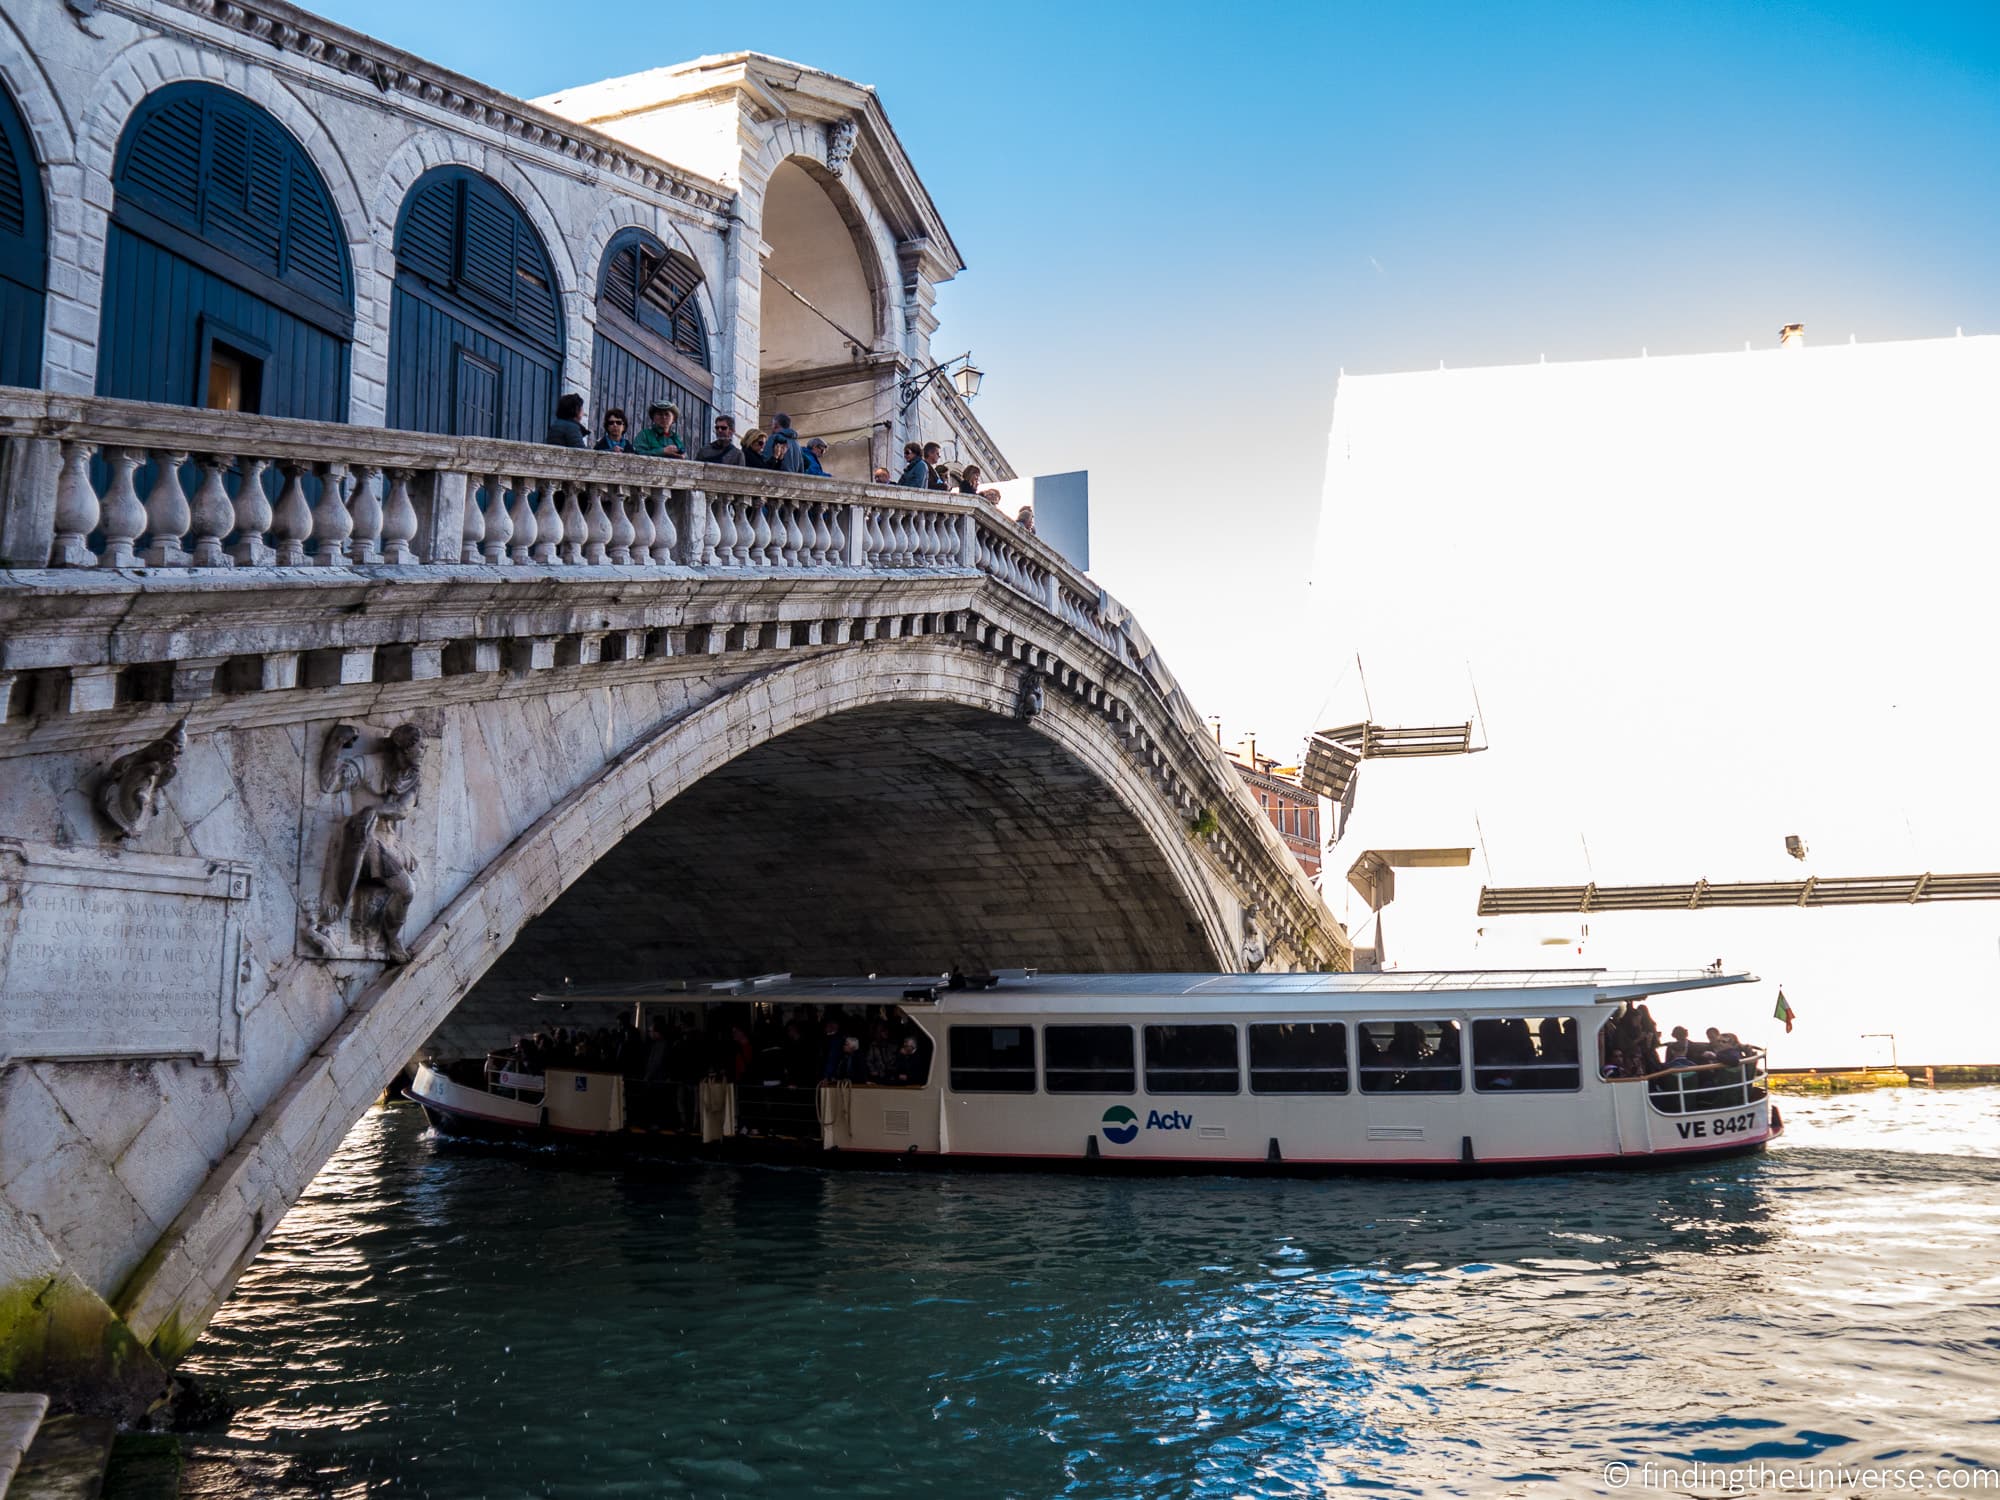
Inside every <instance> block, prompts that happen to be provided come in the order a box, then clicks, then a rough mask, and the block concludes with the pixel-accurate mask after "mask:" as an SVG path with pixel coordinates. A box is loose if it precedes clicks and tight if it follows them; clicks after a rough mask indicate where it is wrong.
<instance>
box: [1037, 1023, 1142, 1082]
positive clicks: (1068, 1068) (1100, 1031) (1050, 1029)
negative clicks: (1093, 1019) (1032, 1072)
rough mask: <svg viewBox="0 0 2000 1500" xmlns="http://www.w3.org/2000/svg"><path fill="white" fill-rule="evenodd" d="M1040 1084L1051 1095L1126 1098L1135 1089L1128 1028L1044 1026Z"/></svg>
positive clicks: (1135, 1076) (1135, 1073)
mask: <svg viewBox="0 0 2000 1500" xmlns="http://www.w3.org/2000/svg"><path fill="white" fill-rule="evenodd" d="M1042 1049H1043V1062H1042V1084H1043V1086H1044V1087H1045V1088H1047V1089H1048V1091H1049V1092H1050V1093H1051V1094H1129V1093H1132V1092H1133V1091H1134V1090H1135V1088H1136V1087H1137V1083H1138V1077H1137V1069H1136V1068H1134V1067H1133V1065H1132V1028H1131V1027H1130V1026H1044V1027H1043V1028H1042Z"/></svg>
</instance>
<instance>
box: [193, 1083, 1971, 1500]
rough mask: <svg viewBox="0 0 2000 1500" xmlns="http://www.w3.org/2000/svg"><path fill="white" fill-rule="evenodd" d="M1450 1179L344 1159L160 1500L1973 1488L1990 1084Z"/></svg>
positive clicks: (319, 1191)
mask: <svg viewBox="0 0 2000 1500" xmlns="http://www.w3.org/2000/svg"><path fill="white" fill-rule="evenodd" d="M1784 1109H1785V1112H1786V1116H1787V1119H1788V1120H1789V1121H1790V1122H1791V1126H1792V1130H1791V1134H1790V1136H1789V1137H1788V1144H1787V1146H1786V1147H1784V1148H1782V1149H1780V1150H1779V1151H1777V1152H1774V1153H1773V1154H1772V1155H1770V1156H1768V1157H1766V1158H1763V1159H1753V1160H1749V1161H1738V1162H1732V1163H1726V1164H1722V1165H1719V1166H1714V1167H1709V1168H1704V1169H1700V1170H1694V1171H1689V1170H1680V1171H1673V1172H1660V1173H1637V1174H1618V1175H1614V1174H1591V1175H1575V1176H1564V1177H1548V1178H1530V1179H1519V1180H1502V1181H1492V1182H1467V1183H1449V1182H1445V1183H1426V1182H1397V1181H1378V1180H1362V1181H1351V1182H1349V1181H1268V1182H1267V1181H1232V1180H1227V1179H1204V1180H1188V1181H1180V1182H1176V1181H1147V1182H1118V1181H1103V1180H1092V1179H1069V1178H1050V1177H1035V1176H1027V1175H1021V1176H1013V1175H1001V1176H976V1177H975V1176H935V1177H933V1176H915V1175H901V1174H897V1173H880V1174H877V1173H859V1172H852V1173H837V1174H836V1173H819V1172H812V1171H777V1170H768V1169H751V1170H743V1171H736V1170H727V1169H692V1168H690V1169H677V1168H664V1167H648V1168H644V1169H637V1168H617V1167H607V1166H585V1165H582V1164H579V1163H578V1162H577V1161H575V1160H574V1159H572V1158H569V1157H566V1156H563V1155H560V1154H558V1153H554V1152H544V1153H532V1154H522V1155H512V1154H493V1153H489V1154H477V1153H472V1152H468V1151H467V1150H465V1149H464V1148H461V1147H455V1146H452V1145H450V1144H448V1143H442V1142H438V1141H436V1140H434V1139H433V1138H430V1137H428V1136H426V1135H425V1134H424V1133H423V1129H422V1121H421V1119H420V1118H419V1117H418V1116H417V1115H416V1114H415V1112H414V1111H412V1110H408V1109H393V1110H385V1111H379V1112H376V1113H373V1114H371V1115H370V1116H369V1117H368V1118H367V1119H366V1120H364V1121H363V1122H362V1123H361V1124H360V1125H359V1126H357V1127H356V1129H355V1131H354V1133H353V1135H352V1136H351V1137H350V1138H349V1140H348V1142H347V1144H346V1146H345V1147H344V1148H343V1149H342V1151H341V1152H340V1154H339V1155H338V1156H337V1157H336V1158H335V1159H334V1161H333V1162H332V1163H331V1164H330V1165H329V1166H328V1168H327V1170H326V1171H325V1172H324V1173H323V1174H322V1175H321V1177H320V1179H319V1180H318V1181H317V1182H316V1183H315V1184H314V1185H313V1188H312V1190H311V1192H310V1194H309V1195H308V1197H307V1198H306V1200H305V1201H303V1202H302V1203H301V1204H300V1205H299V1207H298V1208H297V1209H296V1210H294V1212H293V1213H292V1214H291V1215H290V1216H289V1217H288V1218H287V1219H286V1220H285V1222H284V1224H283V1225H282V1226H281V1227H280V1229H279V1231H278V1233H277V1234H276V1236H274V1238H273V1240H272V1242H271V1246H270V1248H269V1250H267V1251H266V1253H265V1254H264V1255H263V1256H262V1257H261V1258H260V1259H259V1260H258V1261H257V1263H256V1264H255V1265H254V1266H253V1267H252V1268H251V1271H250V1273H249V1275H248V1276H247V1277H246V1278H245V1280H244V1282H243V1285H242V1288H241V1290H240V1291H239V1292H238V1294H237V1296H236V1298H235V1299H234V1300H233V1301H232V1302H231V1303H230V1305H229V1306H228V1307H227V1308H226V1309H224V1311H223V1313H222V1315H221V1316H220V1317H219V1318H218V1319H217V1320H216V1322H215V1324H214V1326H213V1327H212V1328H211V1330H210V1331H209V1333H208V1335H207V1337H205V1338H204V1339H203V1341H202V1343H201V1344H200V1346H199V1347H198V1348H197V1350H196V1351H195V1355H194V1356H193V1357H192V1358H191V1359H190V1361H189V1368H190V1369H191V1370H192V1371H193V1372H194V1373H195V1374H197V1375H198V1376H201V1377H203V1378H205V1379H206V1380H208V1381H209V1382H211V1383H212V1384H214V1385H215V1386H217V1387H218V1388H220V1389H221V1390H222V1391H223V1392H224V1393H225V1394H226V1395H228V1396H229V1397H230V1398H231V1399H232V1400H234V1401H236V1402H237V1403H238V1404H239V1407H240V1409H239V1411H238V1412H237V1415H236V1416H235V1418H234V1419H233V1420H232V1421H231V1422H229V1423H228V1424H227V1426H226V1427H225V1428H223V1429H221V1430H218V1431H215V1432H212V1433H208V1434H204V1435H202V1436H200V1437H199V1438H197V1439H195V1440H194V1442H193V1445H192V1446H193V1450H194V1451H193V1459H194V1465H193V1471H192V1475H191V1482H190V1485H189V1493H191V1494H195V1495H209V1496H221V1495H253V1494H254V1495H264V1494H274V1493H275V1494H301V1495H316V1494H331V1495H373V1494H397V1495H421V1496H434V1497H458V1496H524V1495H534V1496H541V1495H548V1496H623V1495H631V1496H660V1495H679V1494H699V1495H704V1496H714V1495H751V1494H827V1495H846V1494H862V1495H932V1494H937V1493H940V1492H948V1491H955V1492H957V1493H959V1494H962V1495H966V1496H973V1495H1021V1496H1043V1495H1056V1494H1069V1495H1093V1496H1094V1495H1120V1496H1123V1495H1204V1496H1205V1495H1216V1496H1223V1495H1237V1494H1253V1493H1254V1494H1271V1495H1292V1494H1297V1495H1310V1494H1318V1493H1321V1492H1323V1491H1324V1490H1325V1489H1327V1488H1329V1487H1332V1486H1337V1485H1343V1484H1361V1485H1364V1486H1366V1487H1369V1488H1374V1489H1379V1490H1383V1491H1386V1492H1388V1493H1394V1494H1422V1493H1441V1494H1467V1495H1485V1494H1491V1493H1495V1492H1496V1491H1512V1490H1515V1489H1525V1488H1526V1487H1527V1486H1528V1485H1530V1484H1532V1483H1535V1482H1536V1481H1538V1480H1546V1479H1553V1480H1555V1481H1556V1482H1557V1490H1558V1492H1562V1491H1570V1492H1575V1493H1596V1492H1600V1491H1601V1488H1602V1486H1601V1482H1600V1479H1599V1474H1600V1471H1601V1467H1602V1465H1603V1464H1604V1463H1606V1462H1608V1461H1611V1460H1614V1459H1619V1460H1626V1461H1630V1462H1634V1463H1639V1462H1644V1461H1646V1460H1649V1459H1650V1460H1655V1461H1658V1460H1667V1461H1672V1460H1676V1459H1679V1460H1687V1459H1694V1458H1699V1459H1702V1460H1704V1461H1707V1462H1712V1463H1730V1462H1741V1461H1744V1460H1746V1459H1752V1458H1757V1457H1765V1458H1770V1459H1773V1460H1777V1459H1780V1458H1785V1457H1789V1458H1792V1459H1797V1458H1799V1457H1806V1456H1815V1457H1822V1458H1824V1459H1825V1461H1827V1462H1829V1463H1836V1462H1846V1463H1849V1464H1862V1463H1868V1462H1877V1463H1882V1462H1895V1463H1925V1464H1930V1463H1968V1464H1978V1463H1982V1462H1984V1463H1993V1462H1995V1461H2000V1432H1996V1424H2000V1413H1996V1402H1995V1399H1994V1397H1993V1395H1992V1386H1991V1378H1990V1377H1991V1368H1992V1361H1993V1358H1994V1353H1995V1347H1996V1343H2000V1336H1996V1333H1995V1327H1996V1323H2000V1317H1996V1313H2000V1248H1996V1246H2000V1132H1996V1129H1995V1122H1996V1119H2000V1090H1992V1089H1980V1090H1967V1091H1962V1092H1952V1093H1939V1094H1928V1093H1922V1094H1920V1093H1917V1092H1916V1091H1897V1092H1896V1093H1895V1094H1894V1095H1893V1096H1892V1095H1887V1094H1882V1095H1872V1096H1849V1097H1845V1098H1836V1099H1832V1100H1818V1101H1786V1102H1785V1104H1784Z"/></svg>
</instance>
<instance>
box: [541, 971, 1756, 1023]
mask: <svg viewBox="0 0 2000 1500" xmlns="http://www.w3.org/2000/svg"><path fill="white" fill-rule="evenodd" d="M1756 978H1757V976H1756V975H1754V974H1748V973H1742V972H1737V973H1725V972H1723V971H1722V970H1720V969H1716V968H1710V969H1668V970H1658V971H1652V972H1637V971H1633V972H1620V971H1614V970H1610V969H1437V970H1424V969H1388V970H1383V971H1380V972H1374V973H1365V974H1041V973H1037V972H1036V971H1035V970H1032V969H1007V970H1001V971H1000V972H998V973H997V974H991V975H976V976H972V977H971V978H970V980H969V981H968V985H967V987H966V988H963V989H953V988H950V987H949V982H948V980H947V979H946V978H945V977H944V976H941V975H936V974H924V975H916V976H909V975H902V976H888V975H874V974H870V975H867V976H866V977H863V978H846V979H797V978H794V977H793V976H792V975H790V974H760V975H756V976H754V977H748V978H741V979H672V980H661V981H655V982H653V983H650V984H627V985H589V986H573V987H570V988H566V989H561V990H552V991H543V992H541V993H538V994H537V995H536V996H535V999H537V1000H539V1001H545V1002H555V1003H563V1004H575V1003H577V1002H582V1001H598V1002H610V1003H612V1004H618V1005H631V1004H635V1003H637V1004H659V1005H715V1004H726V1003H732V1002H738V1001H743V1000H761V1001H767V1002H774V1003H780V1002H782V1003H795V1004H804V1003H811V1004H816V1005H906V1006H913V1007H914V1006H922V1007H924V1008H926V1009H935V1010H937V1011H941V1012H946V1013H959V1014H968V1015H996V1014H998V1015H1021V1014H1039V1013H1043V1012H1059V1013H1063V1014H1077V1013H1087V1012H1091V1011H1098V1012H1103V1013H1106V1014H1127V1013H1146V1014H1196V1013H1210V1012H1228V1011H1255V1012H1257V1013H1258V1014H1260V1015H1271V1014H1275V1013H1282V1012H1284V1011H1288V1010H1291V1011H1298V1012H1301V1013H1313V1012H1322V1011H1330V1010H1340V1011H1352V1010H1356V1009H1360V1008H1362V1007H1366V1008H1367V1009H1369V1010H1372V1011H1373V1010H1379V1011H1380V1012H1382V1013H1383V1014H1384V1015H1390V1016H1393V1015H1409V1016H1416V1015H1422V1014H1424V1013H1425V1012H1427V1011H1430V1010H1435V1009H1440V1008H1449V1009H1458V1010H1463V1009H1474V1010H1493V1011H1509V1012H1518V1011H1520V1010H1522V1009H1524V1008H1526V1009H1529V1010H1532V1009H1533V1008H1534V1004H1535V1003H1540V1004H1543V1005H1551V1004H1559V1005H1566V1006H1577V1005H1616V1004H1619V1003H1621V1002H1623V1001H1627V1000H1642V999H1645V998H1647V997H1648V996H1651V995H1664V994H1670V993H1673V992H1675V991H1679V990H1702V989H1712V988H1714V987H1716V986H1718V985H1725V984H1750V983H1754V982H1755V981H1756Z"/></svg>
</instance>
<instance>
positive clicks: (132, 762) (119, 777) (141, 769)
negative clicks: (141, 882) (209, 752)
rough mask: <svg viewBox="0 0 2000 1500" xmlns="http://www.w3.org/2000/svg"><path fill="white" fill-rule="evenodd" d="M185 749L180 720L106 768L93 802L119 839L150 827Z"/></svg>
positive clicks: (184, 731) (183, 726) (184, 723)
mask: <svg viewBox="0 0 2000 1500" xmlns="http://www.w3.org/2000/svg"><path fill="white" fill-rule="evenodd" d="M185 749H187V720H186V719H182V720H181V721H180V723H178V724H176V725H174V727H173V728H172V729H169V730H168V731H167V732H166V733H165V734H163V735H161V736H160V737H159V738H158V739H156V740H154V741H153V742H152V743H151V744H149V745H141V746H140V747H139V748H138V749H137V750H134V751H132V752H131V753H130V754H128V755H121V756H119V757H118V759H116V760H114V761H113V762H111V764H110V766H109V767H108V768H106V770H105V772H104V775H103V777H102V778H101V779H100V780H99V781H98V783H97V793H96V796H95V798H94V799H93V800H94V801H95V802H96V804H97V810H98V812H99V813H101V814H102V815H103V817H104V820H105V821H106V822H107V823H109V824H110V825H111V826H112V827H113V828H115V829H117V830H118V837H119V838H121V839H130V838H137V837H138V836H139V835H140V834H142V833H144V832H145V831H146V830H147V829H148V828H150V827H151V826H152V823H153V819H154V818H155V817H157V816H158V815H159V812H160V806H161V803H162V802H163V801H164V800H165V791H166V785H167V783H168V782H170V781H172V780H173V779H174V772H176V771H177V770H179V769H180V763H181V752H182V751H183V750H185Z"/></svg>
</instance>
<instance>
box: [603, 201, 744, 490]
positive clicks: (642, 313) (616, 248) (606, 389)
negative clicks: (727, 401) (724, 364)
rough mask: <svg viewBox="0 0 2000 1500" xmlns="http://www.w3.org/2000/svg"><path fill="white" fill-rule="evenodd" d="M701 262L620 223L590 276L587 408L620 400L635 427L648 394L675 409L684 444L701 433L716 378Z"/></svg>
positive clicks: (699, 439)
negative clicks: (593, 287) (592, 302)
mask: <svg viewBox="0 0 2000 1500" xmlns="http://www.w3.org/2000/svg"><path fill="white" fill-rule="evenodd" d="M700 290H701V268H700V267H699V266H697V265H696V264H695V263H694V262H693V261H692V260H690V259H688V257H687V256H685V255H682V254H681V253H680V252H679V251H677V250H669V249H668V248H667V247H666V246H665V245H663V244H661V243H660V241H659V240H658V239H656V238H655V237H654V236H652V235H650V234H648V233H646V231H645V230H643V229H627V230H624V231H623V232H622V233H620V234H619V235H618V237H617V238H616V239H614V240H612V242H611V245H610V248H609V249H607V250H606V251H605V252H604V265H603V266H602V268H601V269H600V272H599V275H598V278H597V337H596V339H595V340H594V341H593V346H592V354H591V360H590V367H591V378H592V381H593V385H594V388H593V390H592V391H591V411H592V412H593V413H594V420H595V421H596V422H597V423H598V424H599V425H600V426H601V425H602V423H603V419H604V413H605V412H606V411H608V410H609V409H610V408H612V407H614V406H617V407H622V408H623V409H624V411H625V414H626V417H627V419H628V420H629V422H630V423H631V428H630V430H631V431H632V432H634V433H636V432H637V431H638V430H639V428H640V426H641V425H642V424H643V423H644V422H645V420H646V408H647V407H649V406H651V405H652V404H653V403H654V402H655V401H671V402H672V403H673V404H674V405H675V406H676V407H677V408H679V410H680V434H681V437H682V439H683V440H684V441H685V443H686V445H687V448H688V451H689V452H693V451H694V449H695V448H697V447H699V446H700V445H701V444H702V443H705V442H707V441H708V439H709V438H710V437H711V436H712V435H713V432H714V429H713V426H712V425H711V422H712V417H713V413H714V407H713V406H712V404H711V398H712V396H713V395H714V391H715V383H714V381H713V380H712V379H711V378H710V376H709V371H708V330H707V328H706V327H704V326H703V324H702V320H701V303H700V297H699V293H700Z"/></svg>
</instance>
